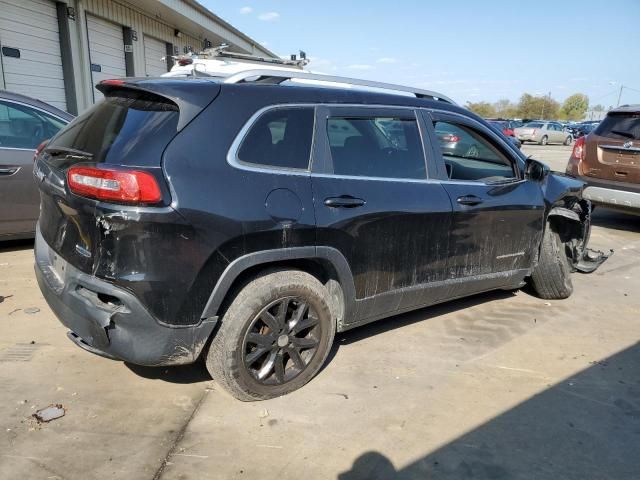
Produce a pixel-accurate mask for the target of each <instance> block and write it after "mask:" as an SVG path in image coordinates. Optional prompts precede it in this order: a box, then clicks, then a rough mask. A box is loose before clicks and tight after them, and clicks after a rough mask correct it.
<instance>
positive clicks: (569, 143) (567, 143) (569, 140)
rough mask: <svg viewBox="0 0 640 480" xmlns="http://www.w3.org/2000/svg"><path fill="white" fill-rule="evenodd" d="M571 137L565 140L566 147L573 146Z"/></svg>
mask: <svg viewBox="0 0 640 480" xmlns="http://www.w3.org/2000/svg"><path fill="white" fill-rule="evenodd" d="M571 141H572V140H571V135H569V136H568V137H567V138H565V139H564V145H571Z"/></svg>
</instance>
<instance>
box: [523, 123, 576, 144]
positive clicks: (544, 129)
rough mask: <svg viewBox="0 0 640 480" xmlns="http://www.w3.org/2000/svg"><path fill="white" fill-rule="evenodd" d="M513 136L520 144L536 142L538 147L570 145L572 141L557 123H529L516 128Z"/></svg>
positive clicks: (569, 135)
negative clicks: (554, 144)
mask: <svg viewBox="0 0 640 480" xmlns="http://www.w3.org/2000/svg"><path fill="white" fill-rule="evenodd" d="M513 134H514V135H515V136H516V138H517V139H518V140H520V141H521V142H522V143H524V142H536V143H539V144H540V145H546V144H547V143H562V144H564V145H570V144H571V142H572V141H573V137H572V136H571V134H570V133H567V132H566V131H565V130H564V129H563V128H562V125H560V124H559V123H557V122H543V121H538V122H529V123H527V124H526V125H523V126H522V127H518V128H516V129H515V130H514V131H513Z"/></svg>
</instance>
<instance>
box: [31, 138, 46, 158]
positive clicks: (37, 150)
mask: <svg viewBox="0 0 640 480" xmlns="http://www.w3.org/2000/svg"><path fill="white" fill-rule="evenodd" d="M47 143H49V139H48V138H47V139H46V140H44V141H43V142H42V143H40V145H38V148H36V151H35V153H34V154H33V161H34V162H35V161H36V158H38V155H40V152H41V151H42V150H44V147H46V146H47Z"/></svg>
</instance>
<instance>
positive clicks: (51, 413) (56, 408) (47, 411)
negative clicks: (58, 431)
mask: <svg viewBox="0 0 640 480" xmlns="http://www.w3.org/2000/svg"><path fill="white" fill-rule="evenodd" d="M65 413H66V410H65V408H64V407H63V406H62V405H61V404H59V403H58V404H56V405H49V406H48V407H46V408H42V409H40V410H38V411H37V412H36V413H34V414H33V418H35V419H36V420H37V421H38V423H41V422H50V421H51V420H56V419H58V418H61V417H64V414H65Z"/></svg>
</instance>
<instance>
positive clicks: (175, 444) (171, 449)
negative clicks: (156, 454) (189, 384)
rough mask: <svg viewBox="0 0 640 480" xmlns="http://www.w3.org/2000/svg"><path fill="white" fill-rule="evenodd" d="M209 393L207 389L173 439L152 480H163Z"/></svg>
mask: <svg viewBox="0 0 640 480" xmlns="http://www.w3.org/2000/svg"><path fill="white" fill-rule="evenodd" d="M208 392H209V390H207V389H205V391H204V392H203V393H202V396H201V397H200V398H199V399H198V402H197V403H196V405H195V407H193V411H192V412H191V414H190V415H189V417H187V420H186V421H185V422H184V424H183V425H182V427H180V430H179V431H178V434H177V435H176V436H175V438H174V439H173V442H171V445H170V447H169V450H168V451H167V454H166V455H165V456H164V458H163V459H162V464H161V465H160V466H159V467H158V470H156V473H155V474H154V475H153V477H152V480H160V479H161V478H162V475H163V474H164V470H165V468H167V463H168V462H169V458H170V457H171V456H172V455H173V454H174V452H175V451H176V449H177V448H178V444H179V443H180V442H181V441H182V439H183V438H184V435H185V433H186V432H187V428H188V427H189V424H190V423H191V420H193V417H195V415H196V413H198V410H199V409H200V405H202V402H204V399H205V398H206V396H207V393H208Z"/></svg>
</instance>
